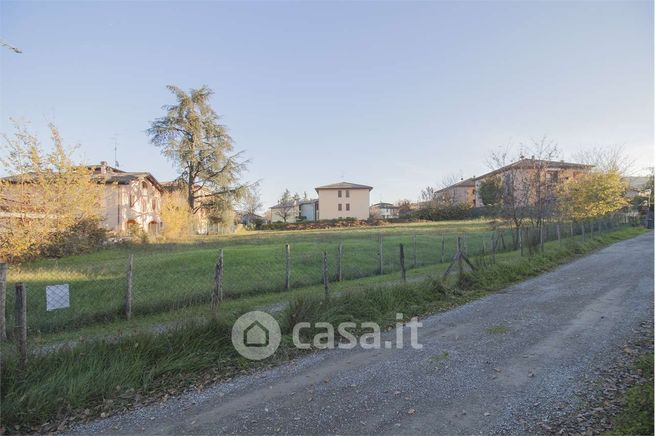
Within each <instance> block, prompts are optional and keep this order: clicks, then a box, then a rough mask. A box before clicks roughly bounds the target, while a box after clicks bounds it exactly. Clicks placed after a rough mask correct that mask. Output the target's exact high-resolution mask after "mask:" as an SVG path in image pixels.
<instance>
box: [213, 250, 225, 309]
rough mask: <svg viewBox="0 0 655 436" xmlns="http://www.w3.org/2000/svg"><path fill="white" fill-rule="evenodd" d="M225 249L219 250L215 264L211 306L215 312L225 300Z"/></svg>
mask: <svg viewBox="0 0 655 436" xmlns="http://www.w3.org/2000/svg"><path fill="white" fill-rule="evenodd" d="M223 270H224V264H223V249H222V248H221V249H220V251H219V252H218V258H217V259H216V265H215V266H214V289H213V290H212V302H211V308H212V311H213V312H214V314H217V313H218V307H219V306H220V303H221V301H223Z"/></svg>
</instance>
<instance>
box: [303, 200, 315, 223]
mask: <svg viewBox="0 0 655 436" xmlns="http://www.w3.org/2000/svg"><path fill="white" fill-rule="evenodd" d="M316 204H317V203H316V202H314V201H312V202H310V203H303V202H301V203H300V215H301V216H304V217H305V219H306V220H307V221H316Z"/></svg>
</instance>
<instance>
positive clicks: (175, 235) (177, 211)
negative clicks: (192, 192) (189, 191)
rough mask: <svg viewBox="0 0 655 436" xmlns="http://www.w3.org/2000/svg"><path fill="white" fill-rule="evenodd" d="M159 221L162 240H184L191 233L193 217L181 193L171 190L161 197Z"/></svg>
mask: <svg viewBox="0 0 655 436" xmlns="http://www.w3.org/2000/svg"><path fill="white" fill-rule="evenodd" d="M160 213H161V219H162V222H163V223H164V226H163V228H162V231H161V235H162V237H163V238H164V239H169V240H172V239H173V240H174V239H185V238H187V237H188V236H189V235H191V234H192V233H193V224H194V217H193V212H192V211H191V208H190V207H189V203H187V199H186V197H185V195H184V193H183V192H182V191H179V190H173V191H170V192H165V193H164V195H162V206H161V212H160Z"/></svg>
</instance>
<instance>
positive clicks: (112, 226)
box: [88, 162, 163, 234]
mask: <svg viewBox="0 0 655 436" xmlns="http://www.w3.org/2000/svg"><path fill="white" fill-rule="evenodd" d="M88 168H89V169H90V170H91V171H92V174H93V177H94V178H95V179H96V180H97V181H98V182H99V183H104V184H105V189H104V192H103V199H102V203H103V211H102V217H103V221H102V222H103V225H104V226H105V228H107V229H108V230H111V231H113V232H116V233H127V232H128V230H129V228H130V226H137V227H139V228H141V229H142V230H144V231H146V232H148V233H149V234H157V233H158V232H159V229H160V228H161V225H162V220H161V215H160V213H161V204H162V203H161V202H162V192H163V188H162V186H161V184H160V183H159V182H158V181H157V179H155V177H154V176H153V175H152V174H150V173H148V172H127V171H122V170H119V169H118V168H114V167H111V166H109V165H107V162H100V164H99V165H92V166H89V167H88Z"/></svg>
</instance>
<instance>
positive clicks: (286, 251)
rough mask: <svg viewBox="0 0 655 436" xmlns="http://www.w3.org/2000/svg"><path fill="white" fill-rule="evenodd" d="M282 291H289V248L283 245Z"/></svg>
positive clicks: (287, 245)
mask: <svg viewBox="0 0 655 436" xmlns="http://www.w3.org/2000/svg"><path fill="white" fill-rule="evenodd" d="M284 289H285V290H287V291H288V290H289V289H291V248H290V247H289V244H285V245H284Z"/></svg>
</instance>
